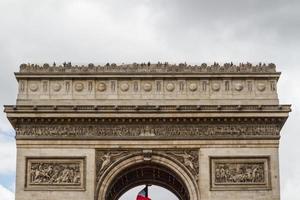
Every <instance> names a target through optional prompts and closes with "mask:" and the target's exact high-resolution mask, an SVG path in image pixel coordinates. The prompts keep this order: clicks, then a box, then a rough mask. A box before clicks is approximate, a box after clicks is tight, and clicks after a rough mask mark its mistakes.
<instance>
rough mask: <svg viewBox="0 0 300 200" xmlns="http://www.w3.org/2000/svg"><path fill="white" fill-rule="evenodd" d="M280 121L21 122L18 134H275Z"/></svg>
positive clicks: (100, 135) (230, 135)
mask: <svg viewBox="0 0 300 200" xmlns="http://www.w3.org/2000/svg"><path fill="white" fill-rule="evenodd" d="M279 132H280V125H277V124H242V125H239V124H231V125H228V124H214V125H210V124H172V125H170V124H127V125H124V124H111V125H109V124H98V125H84V126H83V125H76V124H73V125H71V124H55V125H49V124H47V125H43V124H38V125H36V124H30V125H18V126H17V127H16V134H17V137H18V136H23V137H24V136H25V137H31V136H34V137H103V136H108V137H120V136H123V137H141V136H143V137H149V136H164V137H165V136H172V137H186V136H189V137H199V138H214V137H218V138H220V137H222V138H223V137H224V138H236V137H241V136H243V137H276V136H279Z"/></svg>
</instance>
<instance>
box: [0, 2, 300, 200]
mask: <svg viewBox="0 0 300 200" xmlns="http://www.w3.org/2000/svg"><path fill="white" fill-rule="evenodd" d="M299 10H300V1H296V0H264V1H262V0H243V1H241V0H224V1H217V0H210V1H201V0H200V1H199V0H186V1H183V0H155V1H154V0H128V1H122V0H119V1H117V0H102V1H97V0H85V1H84V0H70V1H61V0H43V1H39V0H26V1H22V0H3V1H0V30H1V31H0V105H3V104H14V103H15V98H16V92H17V83H16V80H15V78H14V76H13V72H14V71H17V70H18V66H19V64H21V63H23V62H25V63H27V62H32V63H44V62H48V63H52V62H53V61H56V62H58V63H61V62H64V61H72V62H73V63H74V62H80V63H89V62H100V63H105V62H120V63H121V62H147V61H149V60H150V61H152V62H156V61H169V62H184V61H186V62H189V63H201V62H213V61H219V62H230V61H233V62H246V61H250V62H260V61H262V62H275V63H276V64H277V65H278V70H279V71H282V72H283V73H282V77H281V79H280V81H279V85H278V89H279V96H280V98H281V102H283V103H292V104H293V113H292V114H291V117H290V118H289V119H288V121H287V124H286V126H285V127H284V129H283V131H282V133H283V136H282V138H281V146H280V162H281V183H282V188H283V191H282V192H283V193H282V196H283V200H287V199H288V200H296V199H297V198H298V196H297V195H296V193H295V192H293V191H296V192H298V191H299V190H300V183H299V182H298V181H297V177H298V176H297V174H300V171H299V169H300V167H299V166H300V162H299V161H298V160H295V159H294V158H296V157H298V155H299V153H300V148H299V145H298V141H299V139H300V136H299V134H298V130H297V129H298V127H299V125H298V124H299V120H300V107H299V106H298V105H299V101H300V95H299V94H300V89H299V85H300V79H299V78H298V77H299V75H300V69H299V67H298V65H299V52H300V40H299V35H300V12H299ZM0 127H1V128H0V129H1V130H7V129H10V128H11V127H10V125H9V123H8V121H7V120H6V119H5V116H4V114H2V115H0ZM291 160H293V164H292V165H291ZM291 185H292V186H291ZM291 188H292V189H291Z"/></svg>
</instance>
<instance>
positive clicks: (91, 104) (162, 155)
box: [5, 63, 291, 200]
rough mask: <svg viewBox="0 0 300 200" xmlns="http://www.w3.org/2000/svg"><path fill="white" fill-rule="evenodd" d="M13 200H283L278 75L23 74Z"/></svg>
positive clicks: (89, 68) (174, 69) (117, 69)
mask: <svg viewBox="0 0 300 200" xmlns="http://www.w3.org/2000/svg"><path fill="white" fill-rule="evenodd" d="M15 76H16V78H17V81H18V84H19V92H18V97H17V102H16V105H7V106H5V112H6V113H7V117H8V119H9V120H10V122H11V124H12V125H13V127H14V128H15V130H16V141H17V178H16V200H33V199H34V200H35V199H37V200H48V199H51V200H63V199H72V200H117V199H118V198H119V197H120V196H121V195H122V194H124V193H125V192H126V191H128V190H129V189H131V188H133V187H135V186H137V185H141V184H154V185H158V186H162V187H164V188H166V189H168V190H170V191H171V192H173V193H174V194H175V195H176V196H177V197H178V199H180V200H233V199H238V200H253V199H256V200H279V199H280V189H279V162H278V146H279V138H280V130H281V128H282V126H283V125H284V123H285V121H286V119H287V118H288V113H289V112H290V111H291V109H290V105H280V104H279V100H278V96H277V89H276V85H277V81H278V78H279V76H280V73H279V72H277V71H276V69H275V65H274V64H258V65H252V64H250V63H246V64H243V63H241V64H239V65H234V64H232V63H226V64H224V65H220V64H218V63H214V64H213V65H207V64H201V65H187V64H185V63H182V64H168V63H157V64H152V63H141V64H137V63H133V64H121V65H117V64H109V63H107V64H106V65H101V66H100V65H94V64H88V65H86V66H77V65H72V64H71V63H64V64H63V65H62V66H57V65H55V64H53V65H49V64H44V65H42V66H39V65H34V64H22V65H21V66H20V71H19V72H17V73H15Z"/></svg>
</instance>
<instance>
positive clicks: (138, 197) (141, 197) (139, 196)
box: [136, 195, 151, 200]
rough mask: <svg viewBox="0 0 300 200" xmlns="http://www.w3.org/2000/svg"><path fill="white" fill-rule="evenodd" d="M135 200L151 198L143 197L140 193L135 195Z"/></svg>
mask: <svg viewBox="0 0 300 200" xmlns="http://www.w3.org/2000/svg"><path fill="white" fill-rule="evenodd" d="M136 200H151V199H150V198H147V197H143V196H141V195H138V196H137V197H136Z"/></svg>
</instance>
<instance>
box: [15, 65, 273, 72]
mask: <svg viewBox="0 0 300 200" xmlns="http://www.w3.org/2000/svg"><path fill="white" fill-rule="evenodd" d="M20 72H21V73H92V72H109V73H111V72H119V73H274V72H276V66H275V64H273V63H270V64H265V63H263V64H262V63H259V64H257V65H254V64H251V63H240V64H238V65H234V64H233V63H225V64H223V65H220V64H219V63H214V64H212V65H208V64H206V63H203V64H201V65H188V64H186V63H180V64H169V63H157V64H151V63H147V64H146V63H140V64H138V63H133V64H121V65H117V64H115V63H112V64H109V63H107V64H106V65H94V64H88V65H87V66H86V65H81V66H80V65H72V64H71V63H64V64H63V65H59V66H57V65H56V64H55V63H54V64H53V65H49V64H47V63H46V64H44V65H37V64H22V65H20Z"/></svg>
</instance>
